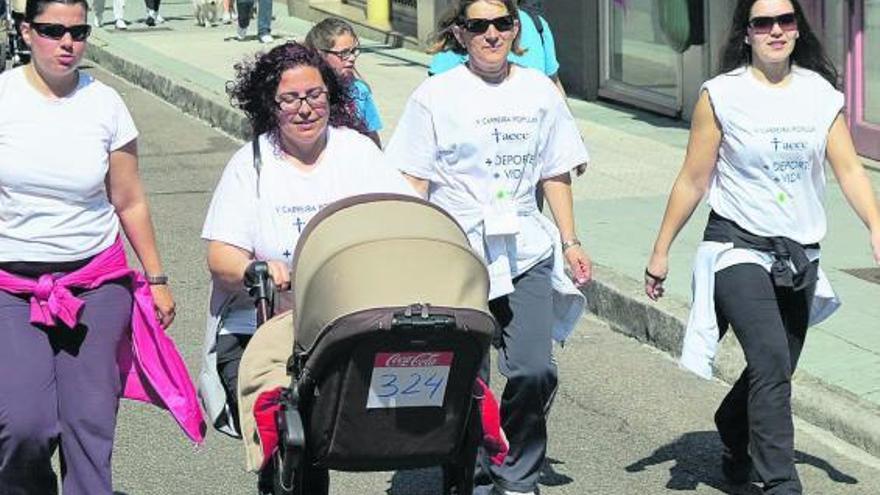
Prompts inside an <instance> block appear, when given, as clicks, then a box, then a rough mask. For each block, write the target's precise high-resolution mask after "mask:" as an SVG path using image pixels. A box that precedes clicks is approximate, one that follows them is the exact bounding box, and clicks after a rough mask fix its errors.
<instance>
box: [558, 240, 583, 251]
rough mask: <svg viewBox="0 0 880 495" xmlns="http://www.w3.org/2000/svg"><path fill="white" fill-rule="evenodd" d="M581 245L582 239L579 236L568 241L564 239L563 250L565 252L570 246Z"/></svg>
mask: <svg viewBox="0 0 880 495" xmlns="http://www.w3.org/2000/svg"><path fill="white" fill-rule="evenodd" d="M580 245H581V241H580V239H578V238H577V237H572V238H571V239H569V240H567V241H562V251H563V252H564V251H567V250H568V248H570V247H574V246H580Z"/></svg>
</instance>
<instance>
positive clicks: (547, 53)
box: [428, 9, 559, 77]
mask: <svg viewBox="0 0 880 495" xmlns="http://www.w3.org/2000/svg"><path fill="white" fill-rule="evenodd" d="M536 17H537V19H539V20H540V22H541V25H542V26H543V27H544V34H543V38H544V40H543V43H542V40H541V34H540V33H538V28H537V27H535V23H534V21H532V16H530V15H529V14H527V13H526V12H524V11H523V10H522V9H520V10H519V29H520V35H519V46H520V48H522V49H524V50H526V52H525V53H523V54H522V55H516V54H515V53H513V52H511V53H510V55H509V56H508V57H507V58H508V60H510V61H511V62H513V63H515V64H517V65H522V66H523V67H530V68H532V69H537V70H539V71H541V72H543V73H544V74H547V76H549V77H552V76H555V75H556V73H557V72H559V61H558V60H556V45H555V41H554V40H553V32H552V31H550V25H549V24H547V21H545V20H544V18H543V17H540V16H536ZM467 59H468V56H467V54H466V53H464V54H459V53H455V52H453V51H452V50H448V51H445V52H440V53H438V54H436V55H434V58H432V59H431V65H430V67H428V73H429V74H432V75H436V74H440V73H441V72H446V71H447V70H449V69H452V68H454V67H456V66H457V65H459V64H462V63H464V62H466V61H467Z"/></svg>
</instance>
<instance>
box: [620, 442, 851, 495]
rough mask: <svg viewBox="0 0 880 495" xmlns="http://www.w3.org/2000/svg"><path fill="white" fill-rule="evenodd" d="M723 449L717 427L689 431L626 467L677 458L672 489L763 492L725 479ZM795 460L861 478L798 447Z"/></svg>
mask: <svg viewBox="0 0 880 495" xmlns="http://www.w3.org/2000/svg"><path fill="white" fill-rule="evenodd" d="M721 450H722V445H721V440H720V438H719V437H718V433H716V432H714V431H697V432H691V433H685V434H684V435H682V436H680V437H678V438H677V439H675V440H674V441H673V442H671V443H668V444H666V445H664V446H662V447H660V448H658V449H657V450H655V451H654V452H653V453H651V455H650V456H649V457H646V458H644V459H640V460H638V461H636V462H635V463H633V464H630V465H629V466H626V467H625V468H624V469H625V470H626V471H627V472H628V473H637V472H641V471H644V470H645V469H646V468H648V467H650V466H656V465H658V464H663V463H666V462H670V461H673V462H674V464H673V465H672V466H671V467H670V468H669V481H667V482H666V488H667V489H669V490H680V491H684V490H689V491H693V490H696V489H697V487H698V486H699V485H700V484H704V485H707V486H709V487H712V488H715V489H716V490H720V491H722V492H724V493H737V494H759V493H761V491H760V490H759V489H758V488H757V487H756V486H754V485H752V486H746V487H732V486H730V485H729V484H728V483H727V482H726V481H725V480H724V476H723V475H722V474H721V466H720V459H721ZM795 463H797V464H809V465H810V466H813V467H815V468H818V469H821V470H822V471H824V472H825V473H826V474H827V475H828V478H829V479H831V480H832V481H835V482H837V483H843V484H847V485H854V484H857V483H858V482H859V480H857V479H856V478H853V477H852V476H850V475H848V474H846V473H843V472H841V471H839V470H838V469H837V468H835V467H834V466H832V465H831V464H830V463H829V462H828V461H826V460H824V459H820V458H818V457H816V456H813V455H810V454H805V453H804V452H801V451H799V450H795Z"/></svg>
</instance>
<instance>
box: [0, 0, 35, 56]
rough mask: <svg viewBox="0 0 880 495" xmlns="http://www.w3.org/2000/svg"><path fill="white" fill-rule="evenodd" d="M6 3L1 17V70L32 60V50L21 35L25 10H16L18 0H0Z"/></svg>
mask: <svg viewBox="0 0 880 495" xmlns="http://www.w3.org/2000/svg"><path fill="white" fill-rule="evenodd" d="M0 2H2V3H4V4H5V8H4V9H3V10H4V12H3V16H2V18H0V37H2V38H3V39H2V40H0V72H3V71H4V70H6V68H7V65H8V67H9V68H15V67H17V66H19V65H24V64H26V63H28V62H30V60H31V52H30V49H29V48H28V46H27V44H25V42H24V39H22V37H21V22H22V20H24V12H18V11H15V7H16V6H15V4H16V3H18V2H16V0H0Z"/></svg>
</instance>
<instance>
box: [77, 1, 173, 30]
mask: <svg viewBox="0 0 880 495" xmlns="http://www.w3.org/2000/svg"><path fill="white" fill-rule="evenodd" d="M104 1H105V0H94V2H95V3H94V8H95V14H94V15H95V17H94V19H93V21H92V22H93V25H94V26H95V27H96V28H99V27H101V26H103V25H104ZM157 1H158V0H157ZM113 27H115V28H116V29H119V30H125V29H128V23H127V22H125V0H113Z"/></svg>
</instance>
